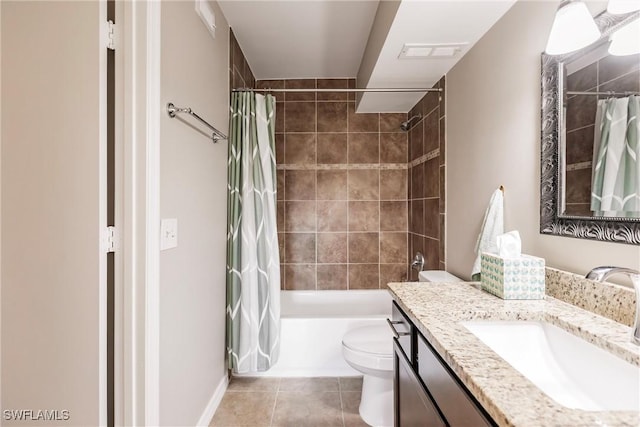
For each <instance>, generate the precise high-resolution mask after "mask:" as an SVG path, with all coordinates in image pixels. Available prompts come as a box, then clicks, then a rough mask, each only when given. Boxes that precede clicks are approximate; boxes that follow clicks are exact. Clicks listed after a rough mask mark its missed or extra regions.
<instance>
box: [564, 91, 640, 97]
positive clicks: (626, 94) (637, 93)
mask: <svg viewBox="0 0 640 427" xmlns="http://www.w3.org/2000/svg"><path fill="white" fill-rule="evenodd" d="M567 95H607V96H629V95H640V92H612V91H609V92H580V91H567Z"/></svg>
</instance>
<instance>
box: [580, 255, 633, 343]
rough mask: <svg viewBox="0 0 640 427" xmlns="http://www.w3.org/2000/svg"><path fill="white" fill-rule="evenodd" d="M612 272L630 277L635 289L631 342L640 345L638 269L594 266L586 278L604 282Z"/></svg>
mask: <svg viewBox="0 0 640 427" xmlns="http://www.w3.org/2000/svg"><path fill="white" fill-rule="evenodd" d="M614 274H626V275H627V276H629V277H630V278H631V281H632V282H633V287H634V288H635V291H636V317H635V321H634V324H633V335H632V340H631V341H632V342H633V343H634V344H637V345H640V271H637V270H632V269H630V268H624V267H596V268H594V269H593V270H591V271H590V272H589V273H587V276H586V278H587V279H591V280H595V281H596V282H604V281H605V280H606V279H607V277H609V276H612V275H614Z"/></svg>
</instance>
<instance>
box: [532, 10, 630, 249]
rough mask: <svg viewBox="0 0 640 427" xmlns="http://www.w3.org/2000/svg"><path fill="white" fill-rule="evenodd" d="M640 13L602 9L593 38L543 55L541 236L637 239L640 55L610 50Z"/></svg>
mask: <svg viewBox="0 0 640 427" xmlns="http://www.w3.org/2000/svg"><path fill="white" fill-rule="evenodd" d="M639 18H640V11H639V12H632V13H629V14H626V15H612V14H610V13H607V12H603V13H601V14H600V15H598V16H596V18H595V22H596V25H597V26H598V28H599V29H600V31H601V33H602V37H601V38H600V40H598V41H597V42H596V43H594V44H593V45H591V46H588V47H586V48H584V49H581V50H579V51H577V52H572V53H569V54H565V55H548V54H542V141H541V171H540V232H541V233H543V234H554V235H559V236H570V237H577V238H583V239H594V240H603V241H611V242H620V243H628V244H635V245H638V244H640V199H639V198H638V194H639V193H640V168H639V167H638V166H637V165H638V163H637V162H638V161H640V147H638V144H639V141H638V139H639V137H640V131H639V130H638V127H637V126H638V114H639V113H638V110H639V109H640V107H639V105H638V104H639V100H640V96H639V95H640V55H638V54H637V52H638V49H635V50H634V51H633V53H631V52H629V53H630V54H629V55H627V56H613V55H610V54H609V52H608V51H610V41H609V40H610V37H611V36H612V34H613V35H615V34H619V30H620V29H624V28H628V27H627V26H628V24H629V23H632V22H633V21H637V20H638V19H639ZM639 31H640V28H639ZM635 44H637V43H635ZM636 47H637V46H636ZM634 162H635V165H634V164H633V163H634Z"/></svg>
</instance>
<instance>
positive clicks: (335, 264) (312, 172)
mask: <svg viewBox="0 0 640 427" xmlns="http://www.w3.org/2000/svg"><path fill="white" fill-rule="evenodd" d="M256 85H257V87H259V88H272V89H275V88H302V89H305V88H309V89H316V88H329V89H331V88H348V87H355V80H354V79H305V80H263V81H258V82H257V83H256ZM274 95H275V96H276V99H277V106H276V118H277V119H276V122H277V123H276V144H277V145H276V157H277V158H276V161H277V168H278V227H279V228H278V229H279V230H280V232H279V234H278V236H279V238H280V257H281V262H282V269H281V276H282V288H283V289H318V290H322V289H378V288H380V287H385V286H386V283H387V282H390V281H400V280H406V274H407V265H408V261H407V246H408V245H407V155H408V147H407V134H406V133H403V132H401V131H400V128H399V126H400V123H402V122H403V121H404V120H406V118H407V115H406V114H358V113H356V112H355V97H354V95H353V94H347V93H339V92H328V93H326V92H325V93H319V92H302V93H292V92H289V93H278V92H274Z"/></svg>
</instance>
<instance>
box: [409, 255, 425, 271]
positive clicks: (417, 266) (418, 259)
mask: <svg viewBox="0 0 640 427" xmlns="http://www.w3.org/2000/svg"><path fill="white" fill-rule="evenodd" d="M423 268H424V256H422V254H421V253H420V252H416V256H415V257H414V258H413V262H411V269H412V270H416V271H417V272H418V273H419V272H421V271H422V269H423Z"/></svg>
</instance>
